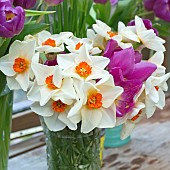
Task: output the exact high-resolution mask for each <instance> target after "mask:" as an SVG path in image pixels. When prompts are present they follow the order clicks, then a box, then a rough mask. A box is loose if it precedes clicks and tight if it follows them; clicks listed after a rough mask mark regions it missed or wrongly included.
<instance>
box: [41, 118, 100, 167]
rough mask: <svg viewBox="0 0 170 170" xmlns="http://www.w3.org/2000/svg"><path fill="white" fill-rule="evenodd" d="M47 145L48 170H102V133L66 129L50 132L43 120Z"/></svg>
mask: <svg viewBox="0 0 170 170" xmlns="http://www.w3.org/2000/svg"><path fill="white" fill-rule="evenodd" d="M41 123H42V126H43V129H44V134H45V141H46V144H47V164H48V170H100V164H101V163H100V131H99V130H98V129H95V130H93V131H92V132H90V133H88V134H83V133H81V132H80V127H79V126H78V128H77V130H76V131H72V130H70V129H68V128H65V129H64V130H62V131H59V132H52V131H50V130H49V129H48V128H47V126H46V125H45V123H44V121H43V119H42V118H41Z"/></svg>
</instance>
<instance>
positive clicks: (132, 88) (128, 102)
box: [116, 80, 142, 117]
mask: <svg viewBox="0 0 170 170" xmlns="http://www.w3.org/2000/svg"><path fill="white" fill-rule="evenodd" d="M121 87H123V89H124V92H123V93H122V95H121V96H120V97H119V99H118V100H117V102H116V103H117V104H116V109H117V117H122V116H124V115H125V114H127V113H128V112H130V111H131V110H132V109H133V107H134V105H135V102H134V97H135V95H136V94H137V93H138V92H139V90H140V89H141V87H142V81H140V80H126V81H122V82H121Z"/></svg>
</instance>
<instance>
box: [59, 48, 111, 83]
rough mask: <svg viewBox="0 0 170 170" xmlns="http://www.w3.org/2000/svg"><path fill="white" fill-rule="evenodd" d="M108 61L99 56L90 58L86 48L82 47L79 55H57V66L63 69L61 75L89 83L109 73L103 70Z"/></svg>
mask: <svg viewBox="0 0 170 170" xmlns="http://www.w3.org/2000/svg"><path fill="white" fill-rule="evenodd" d="M109 61H110V60H109V59H108V58H106V57H101V56H90V55H89V52H88V50H87V47H86V46H83V47H82V48H81V50H80V53H79V54H75V53H70V54H59V55H58V56H57V62H58V65H59V66H60V67H61V68H62V69H63V75H64V76H66V77H73V78H77V79H79V80H85V81H89V80H92V79H99V78H102V77H104V76H106V75H108V74H109V73H108V72H107V71H106V70H104V68H105V67H106V66H107V65H108V63H109Z"/></svg>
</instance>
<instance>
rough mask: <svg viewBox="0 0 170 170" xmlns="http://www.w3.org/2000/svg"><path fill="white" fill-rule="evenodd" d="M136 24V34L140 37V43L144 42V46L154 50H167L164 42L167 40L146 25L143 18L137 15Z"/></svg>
mask: <svg viewBox="0 0 170 170" xmlns="http://www.w3.org/2000/svg"><path fill="white" fill-rule="evenodd" d="M135 26H136V34H137V36H138V38H139V39H140V43H142V44H143V46H144V47H147V48H149V49H151V50H154V51H165V47H164V45H163V44H164V43H165V40H163V39H162V38H160V37H158V36H156V34H155V33H154V30H152V29H149V30H147V28H146V27H145V25H144V23H143V20H142V19H141V18H140V17H138V16H135Z"/></svg>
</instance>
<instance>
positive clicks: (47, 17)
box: [44, 15, 50, 32]
mask: <svg viewBox="0 0 170 170" xmlns="http://www.w3.org/2000/svg"><path fill="white" fill-rule="evenodd" d="M44 19H45V23H46V24H49V25H50V20H49V15H45V16H44ZM47 31H49V32H50V27H48V29H47Z"/></svg>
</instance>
